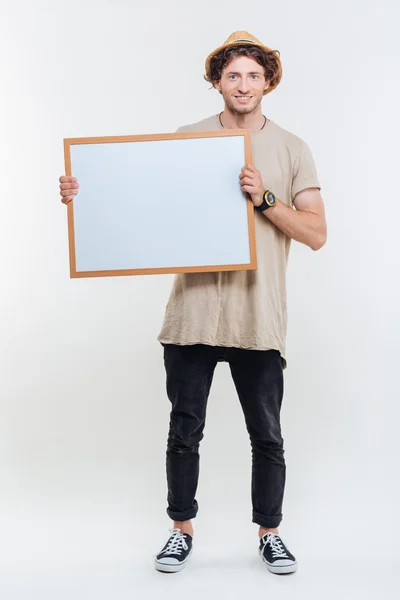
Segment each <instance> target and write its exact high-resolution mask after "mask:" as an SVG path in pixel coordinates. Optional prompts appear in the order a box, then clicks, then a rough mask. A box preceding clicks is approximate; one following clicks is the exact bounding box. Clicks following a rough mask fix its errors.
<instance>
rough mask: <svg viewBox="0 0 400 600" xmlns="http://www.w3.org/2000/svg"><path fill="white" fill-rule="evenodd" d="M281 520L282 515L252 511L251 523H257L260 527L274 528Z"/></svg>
mask: <svg viewBox="0 0 400 600" xmlns="http://www.w3.org/2000/svg"><path fill="white" fill-rule="evenodd" d="M281 521H282V515H275V516H269V515H263V514H261V513H258V512H255V511H253V523H257V525H260V527H265V528H266V529H275V528H276V527H279V525H280V524H281Z"/></svg>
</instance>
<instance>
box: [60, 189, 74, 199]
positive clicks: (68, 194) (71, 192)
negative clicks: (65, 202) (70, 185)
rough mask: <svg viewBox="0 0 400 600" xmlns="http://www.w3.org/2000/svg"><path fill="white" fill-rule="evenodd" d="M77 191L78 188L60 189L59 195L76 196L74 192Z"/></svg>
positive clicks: (65, 196)
mask: <svg viewBox="0 0 400 600" xmlns="http://www.w3.org/2000/svg"><path fill="white" fill-rule="evenodd" d="M77 193H78V190H70V189H68V190H60V196H62V197H63V198H67V197H68V196H71V198H72V197H73V196H76V194H77Z"/></svg>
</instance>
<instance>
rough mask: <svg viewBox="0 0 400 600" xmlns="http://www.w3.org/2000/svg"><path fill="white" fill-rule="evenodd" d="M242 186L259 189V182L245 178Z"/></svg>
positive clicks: (241, 183)
mask: <svg viewBox="0 0 400 600" xmlns="http://www.w3.org/2000/svg"><path fill="white" fill-rule="evenodd" d="M240 185H252V186H253V187H258V186H257V182H256V181H254V179H252V178H251V177H244V178H243V179H242V181H241V182H240Z"/></svg>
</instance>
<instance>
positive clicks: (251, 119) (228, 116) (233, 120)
mask: <svg viewBox="0 0 400 600" xmlns="http://www.w3.org/2000/svg"><path fill="white" fill-rule="evenodd" d="M220 119H221V122H222V125H223V126H224V128H225V129H250V131H251V133H256V132H257V131H260V129H262V128H263V127H264V125H266V124H267V123H268V119H267V120H266V119H265V117H264V115H263V114H262V113H261V110H258V111H257V112H252V113H250V114H247V115H240V114H237V113H234V112H232V111H231V110H230V109H229V108H228V107H227V106H226V105H225V107H224V111H223V112H222V113H221V116H220Z"/></svg>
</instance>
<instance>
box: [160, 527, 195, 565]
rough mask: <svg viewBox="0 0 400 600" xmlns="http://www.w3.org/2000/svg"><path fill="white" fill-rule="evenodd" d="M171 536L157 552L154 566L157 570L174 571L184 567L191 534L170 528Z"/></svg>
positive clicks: (189, 547)
mask: <svg viewBox="0 0 400 600" xmlns="http://www.w3.org/2000/svg"><path fill="white" fill-rule="evenodd" d="M170 533H171V537H170V538H169V539H168V541H167V543H166V544H165V546H164V548H163V549H162V550H161V552H159V554H157V556H156V558H155V560H154V566H155V568H156V569H157V571H163V572H164V573H176V572H177V571H181V570H182V569H183V568H184V567H186V564H187V560H188V558H189V555H190V553H191V552H192V542H193V540H192V536H191V535H189V534H188V533H181V530H180V529H170Z"/></svg>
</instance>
